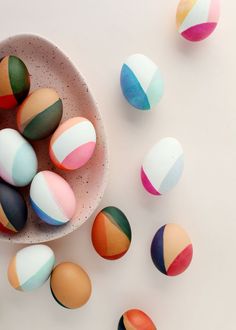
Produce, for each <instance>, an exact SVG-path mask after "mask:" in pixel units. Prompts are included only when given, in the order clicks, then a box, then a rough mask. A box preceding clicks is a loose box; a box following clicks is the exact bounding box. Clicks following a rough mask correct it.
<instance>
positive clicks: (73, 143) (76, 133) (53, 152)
mask: <svg viewBox="0 0 236 330" xmlns="http://www.w3.org/2000/svg"><path fill="white" fill-rule="evenodd" d="M95 146H96V132H95V128H94V126H93V124H92V123H91V121H89V120H88V119H86V118H83V117H74V118H71V119H69V120H67V121H65V122H64V123H63V124H62V125H60V126H59V127H58V129H57V130H56V131H55V133H54V134H53V136H52V138H51V141H50V146H49V155H50V158H51V160H52V162H53V163H54V164H55V165H56V166H57V167H58V168H60V169H63V170H76V169H78V168H80V167H82V166H83V165H85V164H86V163H87V162H88V161H89V159H90V158H91V157H92V155H93V153H94V149H95Z"/></svg>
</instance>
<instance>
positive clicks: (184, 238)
mask: <svg viewBox="0 0 236 330" xmlns="http://www.w3.org/2000/svg"><path fill="white" fill-rule="evenodd" d="M151 256H152V261H153V263H154V265H155V266H156V268H157V269H159V271H160V272H162V273H163V274H165V275H168V276H176V275H179V274H181V273H183V272H184V271H185V270H186V269H187V268H188V266H189V265H190V263H191V260H192V256H193V247H192V243H191V241H190V238H189V236H188V234H187V233H186V232H185V230H184V229H183V228H181V227H180V226H178V225H176V224H167V225H164V226H163V227H161V228H160V229H159V230H158V231H157V233H156V234H155V236H154V238H153V241H152V245H151Z"/></svg>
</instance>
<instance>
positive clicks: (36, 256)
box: [16, 245, 53, 286]
mask: <svg viewBox="0 0 236 330" xmlns="http://www.w3.org/2000/svg"><path fill="white" fill-rule="evenodd" d="M29 251H30V252H31V253H29ZM52 256H53V253H52V251H51V249H50V248H49V247H47V246H45V245H33V246H29V247H26V248H24V249H22V250H20V251H18V252H17V254H16V273H17V276H18V279H19V284H20V286H22V285H24V283H26V282H27V281H28V280H30V278H32V277H33V276H34V274H35V271H36V270H37V271H38V270H39V269H41V268H42V267H43V266H44V264H45V263H47V262H48V260H50V259H51V257H52Z"/></svg>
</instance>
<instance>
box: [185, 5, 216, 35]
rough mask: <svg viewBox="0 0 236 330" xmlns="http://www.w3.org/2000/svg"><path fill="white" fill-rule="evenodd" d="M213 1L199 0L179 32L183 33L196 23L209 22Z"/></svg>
mask: <svg viewBox="0 0 236 330" xmlns="http://www.w3.org/2000/svg"><path fill="white" fill-rule="evenodd" d="M211 1H212V0H197V1H196V2H195V4H194V6H193V7H192V9H191V10H190V11H189V13H188V15H187V16H186V17H185V19H184V21H183V22H182V24H181V26H180V27H179V32H180V33H182V32H184V31H186V30H188V29H189V28H191V27H193V26H195V25H199V24H203V23H208V15H209V9H210V6H211Z"/></svg>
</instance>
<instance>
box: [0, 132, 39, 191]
mask: <svg viewBox="0 0 236 330" xmlns="http://www.w3.org/2000/svg"><path fill="white" fill-rule="evenodd" d="M37 167H38V161H37V157H36V154H35V151H34V149H33V147H32V146H31V145H30V144H29V142H27V141H26V140H25V139H24V138H23V137H22V136H21V134H20V133H18V132H17V131H16V130H14V129H11V128H4V129H2V130H0V176H1V177H2V179H3V180H4V181H6V182H8V183H10V184H11V185H13V186H19V187H23V186H26V185H27V184H29V183H30V182H31V180H32V179H33V177H34V176H35V174H36V172H37Z"/></svg>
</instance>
